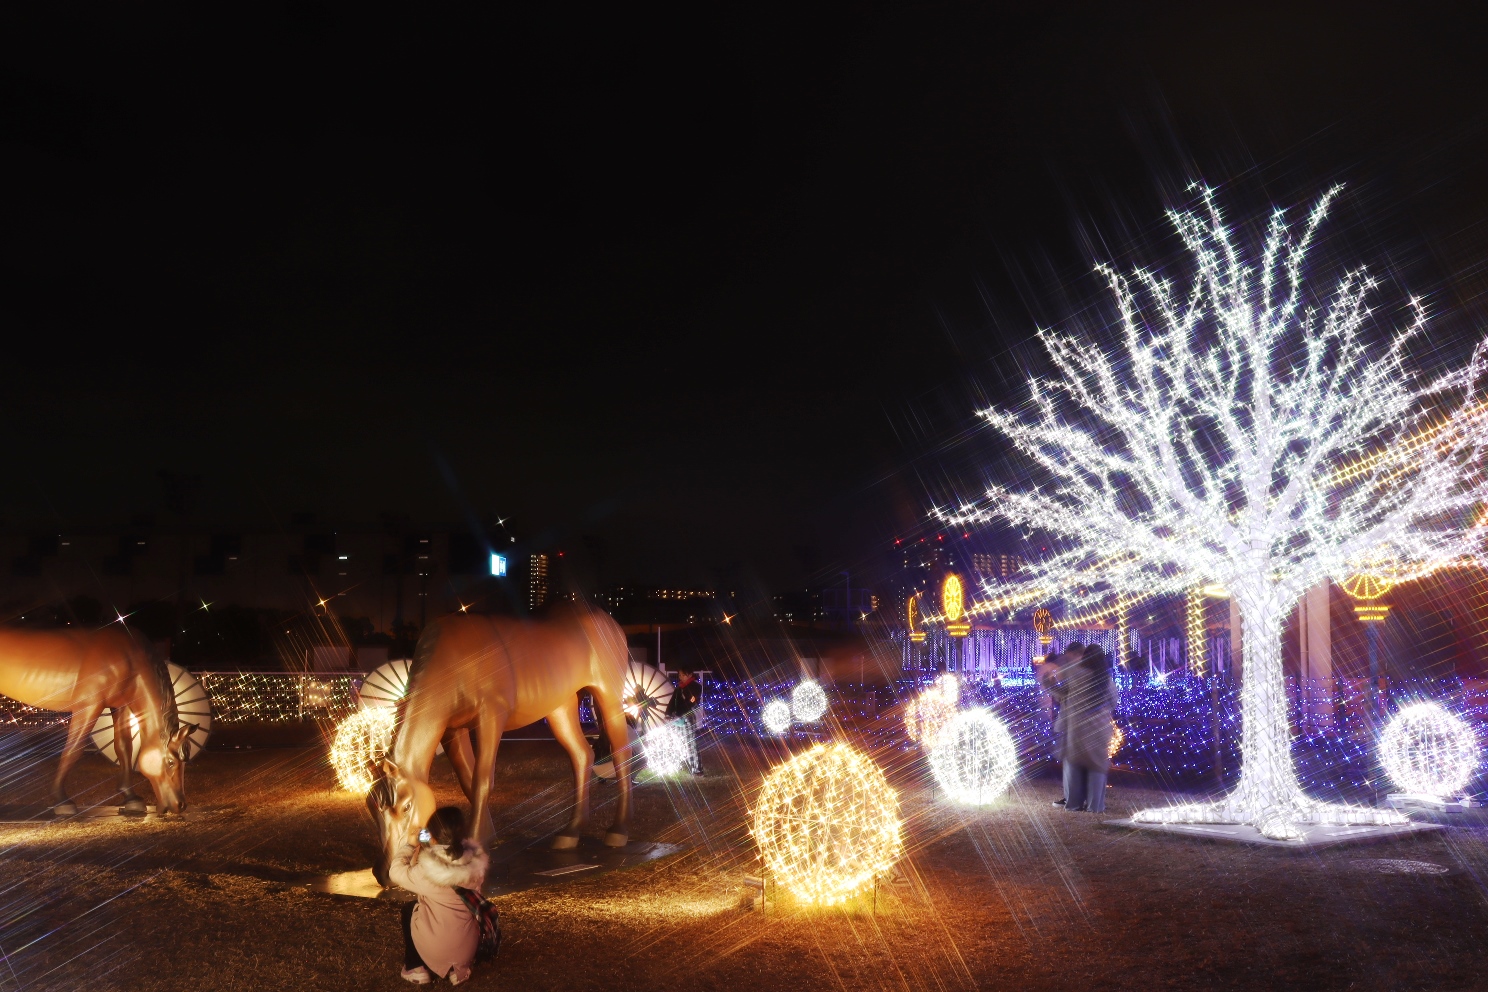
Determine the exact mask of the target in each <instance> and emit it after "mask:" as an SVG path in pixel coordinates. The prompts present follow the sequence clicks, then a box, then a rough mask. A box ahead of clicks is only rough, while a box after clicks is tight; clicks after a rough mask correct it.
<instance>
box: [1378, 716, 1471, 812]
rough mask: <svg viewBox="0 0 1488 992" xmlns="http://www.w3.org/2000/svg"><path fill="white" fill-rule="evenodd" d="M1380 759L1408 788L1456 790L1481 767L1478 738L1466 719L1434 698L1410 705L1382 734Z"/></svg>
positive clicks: (1425, 792) (1434, 792) (1444, 794)
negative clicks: (1440, 704)
mask: <svg viewBox="0 0 1488 992" xmlns="http://www.w3.org/2000/svg"><path fill="white" fill-rule="evenodd" d="M1379 755H1380V764H1382V765H1384V766H1385V772H1386V774H1388V775H1389V776H1390V780H1391V781H1392V782H1394V783H1395V784H1396V785H1398V786H1399V787H1400V788H1401V789H1403V790H1405V791H1406V792H1408V793H1412V794H1414V795H1419V796H1433V797H1436V798H1448V797H1451V796H1455V795H1457V794H1458V793H1459V792H1460V791H1461V790H1462V787H1463V786H1465V785H1466V784H1467V781H1468V779H1470V778H1472V773H1473V771H1474V769H1476V768H1477V767H1478V742H1477V740H1476V738H1474V737H1473V732H1472V730H1471V728H1469V727H1468V726H1467V724H1465V723H1463V722H1462V721H1461V720H1459V719H1457V718H1456V717H1455V716H1453V715H1452V714H1450V713H1448V712H1447V711H1446V710H1444V709H1442V708H1441V707H1440V706H1438V705H1437V704H1436V703H1414V704H1412V705H1410V706H1406V707H1404V708H1403V709H1401V711H1400V712H1399V713H1396V714H1395V718H1394V719H1393V720H1391V721H1390V725H1389V726H1388V727H1386V728H1385V732H1384V734H1383V735H1381V736H1380V743H1379Z"/></svg>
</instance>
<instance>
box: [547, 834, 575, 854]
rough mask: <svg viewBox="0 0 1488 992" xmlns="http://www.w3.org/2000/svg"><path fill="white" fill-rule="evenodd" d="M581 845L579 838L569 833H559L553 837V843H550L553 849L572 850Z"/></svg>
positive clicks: (549, 846)
mask: <svg viewBox="0 0 1488 992" xmlns="http://www.w3.org/2000/svg"><path fill="white" fill-rule="evenodd" d="M578 846H579V838H577V837H569V836H568V835H567V834H559V835H558V836H556V837H554V838H553V843H551V844H549V845H548V849H549V850H552V851H572V850H573V849H574V848H576V847H578Z"/></svg>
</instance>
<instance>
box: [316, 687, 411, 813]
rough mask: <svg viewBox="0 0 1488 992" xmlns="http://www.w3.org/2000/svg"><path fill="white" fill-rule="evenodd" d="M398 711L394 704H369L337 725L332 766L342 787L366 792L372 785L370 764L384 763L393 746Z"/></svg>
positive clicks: (358, 792)
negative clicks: (383, 760) (394, 723)
mask: <svg viewBox="0 0 1488 992" xmlns="http://www.w3.org/2000/svg"><path fill="white" fill-rule="evenodd" d="M397 716H398V714H397V710H395V709H393V708H392V707H390V706H368V707H366V708H365V709H359V710H357V711H356V712H354V713H352V714H351V715H350V716H348V717H347V718H346V719H344V720H342V721H341V722H340V723H339V724H337V725H336V737H335V739H334V740H333V741H332V742H331V767H332V768H334V769H335V770H336V780H337V781H339V782H340V783H341V788H343V789H345V790H346V791H347V792H355V793H356V794H357V795H363V796H364V795H366V794H367V790H368V789H370V788H372V782H373V774H374V773H373V771H372V768H371V767H370V766H375V765H376V764H378V763H380V762H381V761H382V759H383V758H385V757H386V756H387V754H388V751H390V750H391V749H392V746H393V722H394V721H395V720H396V719H397Z"/></svg>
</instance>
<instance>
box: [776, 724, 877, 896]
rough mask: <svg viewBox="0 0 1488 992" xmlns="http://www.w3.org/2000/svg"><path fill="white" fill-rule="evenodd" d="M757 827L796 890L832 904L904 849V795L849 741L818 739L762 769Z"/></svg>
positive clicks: (862, 884) (779, 875)
mask: <svg viewBox="0 0 1488 992" xmlns="http://www.w3.org/2000/svg"><path fill="white" fill-rule="evenodd" d="M753 833H754V839H755V843H757V844H759V848H760V855H761V856H762V857H763V858H764V860H765V865H766V866H767V867H768V868H769V869H770V871H772V872H774V873H775V875H776V877H777V878H779V879H780V882H781V883H782V884H783V885H784V886H785V887H786V888H787V889H789V890H790V891H791V892H792V893H793V894H794V895H795V896H796V897H797V898H799V899H802V900H804V901H806V902H813V903H820V904H822V905H832V904H833V903H839V902H842V901H843V900H845V899H848V898H850V897H851V896H852V895H854V894H855V893H857V892H860V891H862V890H863V889H864V888H866V887H868V886H869V885H871V884H872V883H873V879H874V876H876V875H881V874H883V873H884V872H886V871H888V869H889V868H891V867H892V866H893V864H894V862H895V861H897V860H898V859H899V856H900V854H902V853H903V851H904V840H903V836H902V833H901V824H900V822H899V795H898V793H896V792H895V791H894V789H893V787H892V786H890V785H889V782H888V779H886V778H884V774H883V772H882V771H881V770H879V767H878V765H876V764H874V763H873V759H871V758H869V757H868V756H867V755H865V754H863V753H861V752H859V751H856V750H854V749H853V748H851V747H850V746H848V745H847V744H842V743H838V744H830V745H829V744H818V745H816V746H815V747H813V748H811V750H809V751H806V752H804V753H802V754H798V755H796V756H795V757H794V758H792V759H790V760H789V761H787V762H785V763H783V764H781V765H778V766H777V767H775V768H774V769H772V770H771V771H770V773H769V774H768V775H766V776H765V781H764V784H763V786H762V787H761V789H760V796H759V802H758V803H757V805H756V806H755V808H754V824H753Z"/></svg>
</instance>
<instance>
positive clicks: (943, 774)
mask: <svg viewBox="0 0 1488 992" xmlns="http://www.w3.org/2000/svg"><path fill="white" fill-rule="evenodd" d="M930 770H931V771H932V772H934V774H935V781H936V782H938V783H940V787H941V788H942V789H944V790H945V791H946V794H947V795H948V796H950V797H951V798H952V799H954V800H955V801H956V802H958V803H965V804H967V805H968V806H985V805H987V804H988V803H990V802H993V801H995V800H996V799H997V798H998V797H999V796H1001V795H1002V794H1003V793H1004V792H1006V791H1007V787H1008V786H1009V785H1011V784H1012V783H1013V776H1014V775H1016V774H1017V773H1018V749H1017V747H1016V746H1015V745H1014V744H1013V735H1012V734H1010V733H1008V729H1007V726H1006V725H1005V724H1004V723H1003V722H1002V721H1001V720H999V719H998V718H997V717H995V716H993V715H992V713H991V712H990V711H988V710H985V709H975V710H966V711H964V712H962V713H957V714H956V715H955V716H953V717H952V718H951V719H950V721H949V722H947V723H946V725H945V726H944V727H942V728H941V730H940V733H939V734H937V735H936V738H935V744H934V746H933V747H931V749H930Z"/></svg>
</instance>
